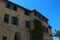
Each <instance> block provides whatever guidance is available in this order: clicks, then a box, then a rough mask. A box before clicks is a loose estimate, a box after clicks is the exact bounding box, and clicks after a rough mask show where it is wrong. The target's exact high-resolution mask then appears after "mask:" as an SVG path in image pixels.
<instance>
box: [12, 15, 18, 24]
mask: <svg viewBox="0 0 60 40" xmlns="http://www.w3.org/2000/svg"><path fill="white" fill-rule="evenodd" d="M11 23H12V24H13V25H19V19H18V18H17V17H13V16H12V18H11Z"/></svg>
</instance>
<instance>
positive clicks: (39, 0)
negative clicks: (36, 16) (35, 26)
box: [10, 0, 60, 40]
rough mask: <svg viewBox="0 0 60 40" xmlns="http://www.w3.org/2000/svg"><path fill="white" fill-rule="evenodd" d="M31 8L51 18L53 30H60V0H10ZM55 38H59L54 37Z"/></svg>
mask: <svg viewBox="0 0 60 40" xmlns="http://www.w3.org/2000/svg"><path fill="white" fill-rule="evenodd" d="M10 1H12V2H14V3H16V4H18V5H21V6H23V7H25V8H28V9H30V10H32V9H36V10H38V11H39V12H40V13H41V14H43V15H44V16H46V17H47V18H48V19H49V24H50V25H51V26H52V32H54V30H55V29H57V30H60V0H10ZM53 39H54V40H58V38H56V37H54V38H53Z"/></svg>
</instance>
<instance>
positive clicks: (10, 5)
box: [6, 2, 17, 11]
mask: <svg viewBox="0 0 60 40" xmlns="http://www.w3.org/2000/svg"><path fill="white" fill-rule="evenodd" d="M6 8H9V9H12V10H14V11H17V6H15V5H14V4H12V3H9V2H7V3H6Z"/></svg>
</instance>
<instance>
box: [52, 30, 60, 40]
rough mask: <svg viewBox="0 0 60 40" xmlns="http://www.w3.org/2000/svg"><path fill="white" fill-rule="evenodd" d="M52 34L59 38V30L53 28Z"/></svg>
mask: <svg viewBox="0 0 60 40" xmlns="http://www.w3.org/2000/svg"><path fill="white" fill-rule="evenodd" d="M53 36H55V37H58V38H59V40H60V30H55V33H53Z"/></svg>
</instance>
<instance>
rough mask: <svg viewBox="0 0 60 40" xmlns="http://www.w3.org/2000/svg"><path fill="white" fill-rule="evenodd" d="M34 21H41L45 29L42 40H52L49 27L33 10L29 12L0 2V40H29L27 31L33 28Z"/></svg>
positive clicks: (4, 1) (11, 3)
mask: <svg viewBox="0 0 60 40" xmlns="http://www.w3.org/2000/svg"><path fill="white" fill-rule="evenodd" d="M34 19H37V20H39V21H41V22H42V25H43V26H44V27H45V30H46V32H44V34H43V40H52V36H50V35H51V34H52V32H51V27H49V24H48V19H47V18H46V17H45V16H43V15H42V14H40V13H39V12H38V11H37V10H35V9H34V10H29V9H26V8H24V7H22V6H19V5H17V4H15V3H13V2H10V1H8V0H0V40H30V38H31V36H30V33H29V30H30V29H31V30H32V29H33V28H34V23H33V22H32V21H34ZM31 22H32V23H31ZM47 31H48V32H47Z"/></svg>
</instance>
